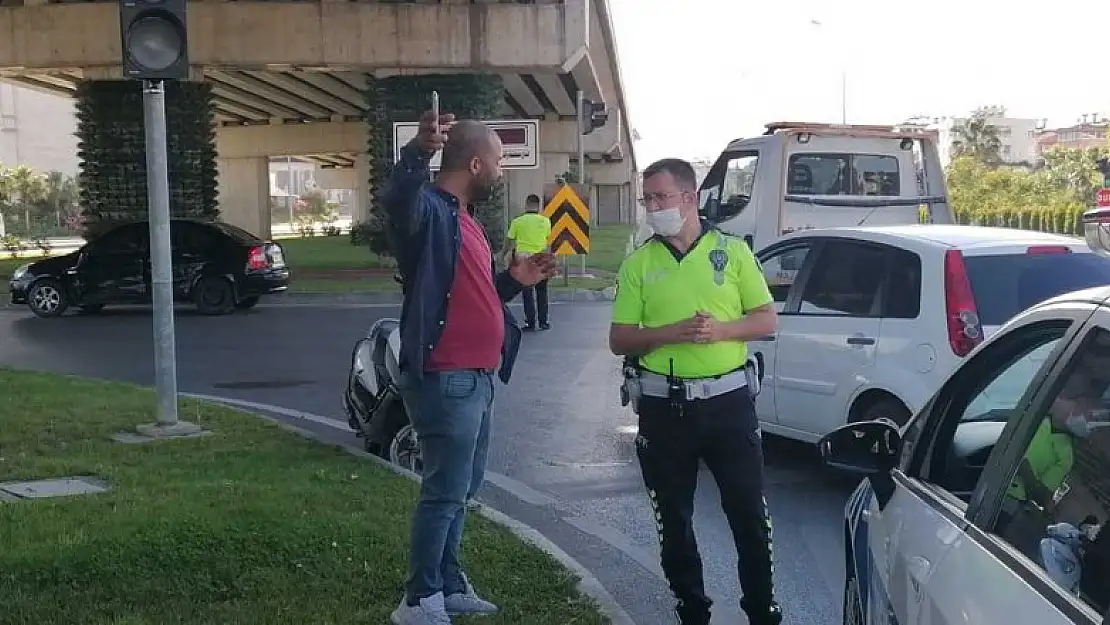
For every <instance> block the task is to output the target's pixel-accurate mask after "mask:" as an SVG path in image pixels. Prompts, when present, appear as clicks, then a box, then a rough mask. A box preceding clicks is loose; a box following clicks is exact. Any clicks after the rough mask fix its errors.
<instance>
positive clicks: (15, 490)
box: [0, 477, 109, 499]
mask: <svg viewBox="0 0 1110 625" xmlns="http://www.w3.org/2000/svg"><path fill="white" fill-rule="evenodd" d="M108 490H109V486H108V484H106V483H105V482H104V481H103V480H100V479H98V478H95V477H63V478H58V479H53V480H33V481H30V482H5V483H2V484H0V491H2V492H4V493H7V494H8V495H11V496H13V497H18V498H20V499H46V498H49V497H69V496H72V495H91V494H96V493H103V492H107V491H108Z"/></svg>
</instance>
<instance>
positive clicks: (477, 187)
mask: <svg viewBox="0 0 1110 625" xmlns="http://www.w3.org/2000/svg"><path fill="white" fill-rule="evenodd" d="M495 186H497V181H496V180H492V181H491V180H475V181H474V185H473V187H472V188H471V190H470V197H471V199H472V200H473V201H475V202H485V201H486V200H488V199H489V198H490V196H492V195H493V188H494V187H495Z"/></svg>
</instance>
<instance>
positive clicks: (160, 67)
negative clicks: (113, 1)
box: [119, 0, 189, 80]
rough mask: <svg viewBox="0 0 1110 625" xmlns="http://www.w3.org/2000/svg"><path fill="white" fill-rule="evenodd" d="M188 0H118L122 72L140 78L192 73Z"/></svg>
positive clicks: (179, 76) (171, 77) (170, 77)
mask: <svg viewBox="0 0 1110 625" xmlns="http://www.w3.org/2000/svg"><path fill="white" fill-rule="evenodd" d="M185 2H186V0H119V32H120V38H121V40H122V44H123V45H122V46H121V48H122V50H123V73H124V75H125V76H127V77H128V78H134V79H137V80H184V79H187V78H188V77H189V44H188V39H187V37H186V33H185V31H186V23H187V22H186V19H185Z"/></svg>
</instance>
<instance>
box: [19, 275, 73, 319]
mask: <svg viewBox="0 0 1110 625" xmlns="http://www.w3.org/2000/svg"><path fill="white" fill-rule="evenodd" d="M27 306H28V307H29V308H30V309H31V312H33V313H35V316H38V317H43V318H46V319H48V318H51V317H60V316H61V315H62V314H63V313H65V311H66V309H67V308H69V298H68V297H67V296H66V291H65V289H64V288H63V287H62V284H61V283H60V282H58V281H57V280H53V279H51V278H44V279H42V280H39V281H38V282H35V283H34V284H33V285H32V286H31V290H30V291H28V292H27Z"/></svg>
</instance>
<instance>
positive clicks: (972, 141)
mask: <svg viewBox="0 0 1110 625" xmlns="http://www.w3.org/2000/svg"><path fill="white" fill-rule="evenodd" d="M992 113H993V110H992V109H986V108H978V109H976V110H975V111H973V112H972V113H971V117H969V118H967V119H965V120H963V121H962V122H959V123H958V124H956V127H955V128H954V131H955V132H954V134H955V137H956V138H955V139H954V140H953V141H952V156H954V157H957V158H958V157H961V156H970V157H972V158H974V159H975V160H977V161H979V162H980V163H983V164H985V165H989V166H992V167H994V166H997V165H1000V164H1001V163H1002V139H1001V138H1000V135H999V132H998V127H997V126H995V125H993V124H991V123H990V116H991V114H992Z"/></svg>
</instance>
